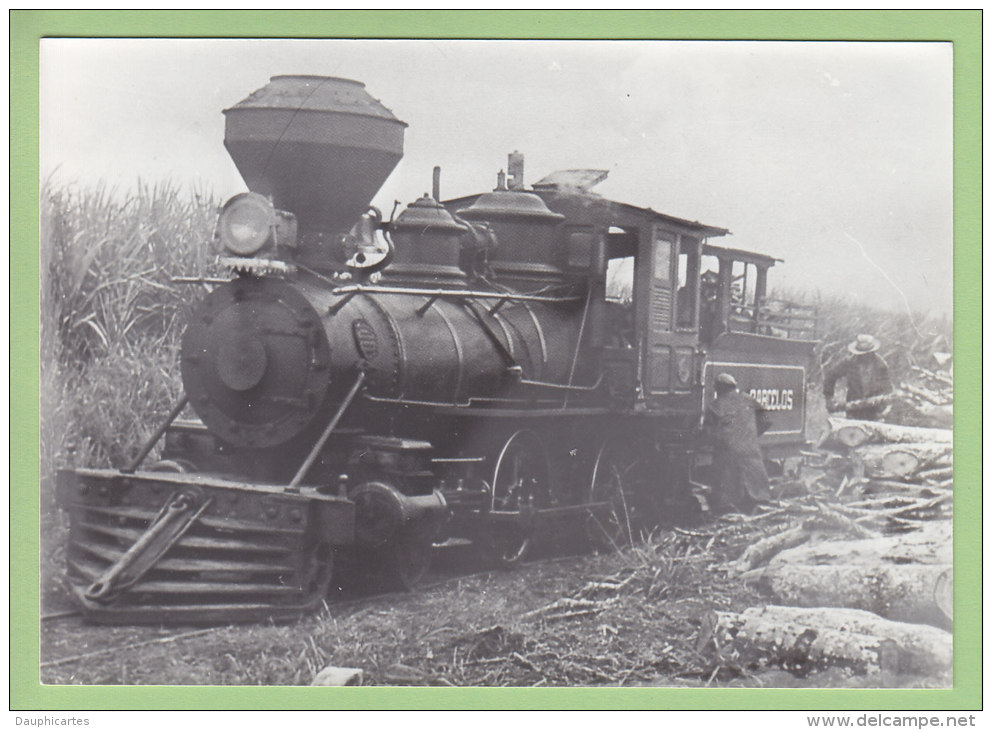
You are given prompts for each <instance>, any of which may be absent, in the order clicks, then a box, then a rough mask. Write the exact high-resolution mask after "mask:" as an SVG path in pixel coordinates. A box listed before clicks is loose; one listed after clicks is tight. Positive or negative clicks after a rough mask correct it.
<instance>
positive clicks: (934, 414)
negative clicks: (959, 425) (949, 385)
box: [918, 403, 954, 428]
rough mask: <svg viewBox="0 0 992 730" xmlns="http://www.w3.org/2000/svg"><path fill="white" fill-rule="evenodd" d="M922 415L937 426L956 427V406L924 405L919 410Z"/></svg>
mask: <svg viewBox="0 0 992 730" xmlns="http://www.w3.org/2000/svg"><path fill="white" fill-rule="evenodd" d="M918 410H919V412H920V414H921V415H922V416H924V417H926V418H927V419H929V420H930V423H932V424H933V425H935V426H943V427H944V428H951V427H952V426H953V425H954V406H953V404H951V403H944V404H942V405H933V404H931V403H924V404H923V405H922V406H920V407H919V408H918Z"/></svg>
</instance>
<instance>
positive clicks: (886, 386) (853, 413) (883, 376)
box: [823, 352, 892, 421]
mask: <svg viewBox="0 0 992 730" xmlns="http://www.w3.org/2000/svg"><path fill="white" fill-rule="evenodd" d="M841 378H844V379H845V380H847V402H848V403H850V402H851V401H856V400H861V399H862V398H871V397H872V396H876V395H884V394H886V393H890V392H892V381H891V379H890V378H889V366H888V365H886V364H885V360H883V359H882V356H881V355H879V354H878V353H877V352H869V353H866V354H864V355H851V356H850V357H848V358H846V359H845V360H844V361H842V362H841V363H839V364H838V365H836V366H835V367H833V368H831V369H830V370H829V371H827V373H826V375H825V376H824V378H823V394H824V395H825V396H826V397H827V401H828V402H829V401H830V399H831V398H833V397H834V386H835V385H836V384H837V381H838V380H840V379H841ZM884 408H885V406H884V405H878V406H869V407H866V408H855V409H848V411H847V415H848V416H849V417H851V418H859V419H862V420H870V421H873V420H875V419H876V418H878V416H879V414H880V413H881V412H882V410H883V409H884Z"/></svg>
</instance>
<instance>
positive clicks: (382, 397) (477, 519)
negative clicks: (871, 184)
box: [59, 77, 815, 622]
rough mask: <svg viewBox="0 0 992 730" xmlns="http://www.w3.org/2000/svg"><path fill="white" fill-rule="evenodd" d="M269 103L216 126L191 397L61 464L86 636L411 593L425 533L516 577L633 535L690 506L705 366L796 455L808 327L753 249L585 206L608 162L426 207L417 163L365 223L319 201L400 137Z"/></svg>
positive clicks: (282, 81) (708, 392)
mask: <svg viewBox="0 0 992 730" xmlns="http://www.w3.org/2000/svg"><path fill="white" fill-rule="evenodd" d="M270 87H272V88H270ZM270 87H266V89H262V90H260V91H259V92H256V93H255V94H253V95H252V96H250V97H249V98H248V99H246V100H245V101H244V102H242V103H241V104H239V105H237V106H236V107H234V108H232V109H230V110H227V112H226V113H227V114H228V135H227V138H226V140H225V143H226V145H227V146H228V148H229V151H230V152H231V154H232V156H233V157H235V161H236V162H237V163H238V164H239V169H241V171H242V174H243V175H244V177H245V179H246V181H247V182H248V185H249V187H250V188H251V189H252V191H253V192H252V193H248V194H244V195H241V196H236V197H235V198H234V199H232V200H231V201H229V202H228V204H227V205H226V206H225V208H224V209H223V210H222V212H221V216H220V219H219V223H218V240H219V241H220V242H221V243H222V244H223V245H224V246H225V247H226V249H227V254H228V255H227V257H226V258H225V259H223V260H224V261H225V262H226V263H227V264H228V265H229V268H230V269H231V271H232V278H231V279H230V280H229V281H214V282H212V283H213V284H215V285H216V286H215V288H214V290H213V292H212V293H211V294H210V295H209V296H208V297H207V299H206V300H205V301H204V302H203V303H202V304H201V305H200V306H199V307H198V308H197V310H196V312H195V313H194V316H193V319H192V320H191V323H190V326H189V329H188V330H187V333H186V336H185V337H184V341H183V354H182V368H183V380H184V385H185V388H186V396H184V397H183V399H182V400H181V401H180V402H179V403H177V404H176V407H175V408H174V409H173V411H172V412H171V413H170V414H169V417H168V418H167V419H166V420H165V422H163V424H162V425H161V427H160V428H159V429H158V430H157V431H156V433H155V434H154V436H153V438H152V439H150V440H149V442H148V443H147V444H146V446H145V448H143V449H142V451H141V453H140V454H139V455H138V456H137V457H136V458H135V460H134V461H133V462H132V463H131V464H130V465H128V466H127V467H125V468H123V469H120V470H110V469H102V470H97V469H76V470H63V471H62V472H60V474H59V494H60V500H61V503H62V504H63V505H64V506H65V508H66V509H67V511H68V512H69V514H70V520H71V525H70V544H69V550H68V562H69V579H70V583H71V585H72V589H73V592H74V594H75V596H76V599H77V601H78V602H79V604H80V605H81V607H82V610H83V611H84V613H85V615H86V616H87V617H88V618H90V619H92V620H96V621H111V622H112V621H129V622H142V621H151V622H159V621H162V620H163V619H172V620H187V621H232V620H254V619H258V618H262V617H276V618H279V617H289V616H295V615H297V614H299V613H300V612H301V611H308V610H311V609H312V608H314V607H315V606H317V605H319V604H320V602H321V601H322V600H323V598H324V596H325V594H326V592H327V589H328V586H329V585H330V583H331V579H332V576H333V574H334V570H335V563H336V562H340V561H345V562H351V563H353V564H358V565H360V566H361V570H362V572H363V573H364V574H365V575H367V576H380V577H383V578H384V579H385V580H387V581H389V582H390V583H393V584H399V585H401V586H404V587H411V586H413V585H415V584H416V582H417V581H418V580H419V579H420V578H421V577H422V576H423V574H424V572H425V571H426V569H427V565H428V563H429V559H430V554H431V551H432V546H433V544H435V543H436V542H438V541H440V540H443V539H451V538H461V539H465V538H467V539H470V540H472V541H473V542H476V543H479V544H481V545H483V546H484V548H485V549H486V550H487V551H488V552H489V553H490V554H491V555H492V557H493V558H494V559H495V560H496V561H498V562H500V563H502V564H513V563H516V562H518V561H520V560H521V559H523V558H524V556H525V555H526V554H527V551H528V549H529V547H530V545H531V543H532V541H533V539H534V536H535V535H536V534H539V533H540V532H542V530H541V526H542V525H545V524H548V523H549V521H554V522H563V523H564V524H567V525H568V527H567V528H565V529H568V530H571V531H573V532H581V533H583V534H585V535H586V536H588V537H589V538H591V539H593V540H596V541H598V542H600V543H603V544H606V545H610V546H614V547H617V546H619V545H621V544H623V543H629V542H632V541H634V540H635V539H636V538H637V536H638V533H639V532H640V531H641V530H643V529H648V528H650V526H652V525H654V524H657V523H658V522H659V521H663V520H666V519H674V518H675V517H676V516H677V515H680V514H683V513H684V512H685V511H686V510H689V509H693V508H696V507H698V505H699V502H698V501H697V498H696V497H695V496H694V495H693V493H692V491H691V490H690V487H691V485H692V483H693V482H695V481H697V478H698V474H705V469H706V464H707V462H708V459H709V455H708V453H707V449H706V446H705V444H702V443H701V442H700V440H699V438H698V437H699V433H698V432H699V427H700V425H701V419H702V413H703V411H704V406H705V404H706V403H707V402H708V401H709V399H711V398H712V397H713V379H714V377H715V375H716V374H717V373H718V371H719V372H730V373H732V374H734V375H735V377H736V378H737V380H738V382H739V383H740V384H741V386H742V388H743V389H747V390H750V391H752V393H753V394H754V395H756V396H757V397H758V398H759V400H763V401H764V404H765V405H766V407H767V408H769V410H770V411H771V417H772V428H771V429H770V430H769V431H768V433H766V435H765V436H763V437H762V443H763V446H764V448H765V450H766V454H767V455H768V456H769V458H779V459H780V458H784V457H786V456H788V455H790V454H794V453H795V452H796V451H797V450H798V448H799V447H800V446H801V445H802V444H803V442H804V428H805V412H804V406H803V404H804V400H805V397H804V396H805V388H806V367H807V362H808V361H809V358H810V356H811V354H812V349H813V345H814V342H813V338H812V336H813V335H814V332H815V327H814V326H815V320H814V319H813V318H812V317H811V315H810V313H809V312H806V311H802V310H798V309H795V308H793V307H791V306H788V305H781V303H775V302H772V301H771V300H769V298H768V296H767V273H768V269H769V268H771V267H772V266H774V264H775V263H776V262H777V260H776V259H773V258H771V257H769V256H765V255H762V254H757V253H753V252H748V251H743V250H739V249H733V248H727V247H721V246H716V245H714V244H712V243H710V242H709V239H712V238H718V237H721V236H724V235H726V234H727V233H728V231H727V230H726V229H723V228H718V227H715V226H709V225H705V224H702V223H699V222H695V221H688V220H684V219H680V218H676V217H673V216H669V215H665V214H662V213H658V212H655V211H653V210H650V209H644V208H638V207H635V206H632V205H629V204H625V203H619V202H615V201H610V200H607V199H605V198H602V197H600V196H598V195H596V194H594V193H592V192H591V191H590V189H589V188H590V187H591V186H592V184H594V183H595V182H598V180H600V179H602V177H604V176H605V174H601V171H567V172H565V173H557V174H554V175H551V176H548V177H546V178H544V179H543V180H541V181H539V182H538V183H535V184H534V185H533V186H532V187H531V188H530V189H528V188H526V187H525V185H524V182H523V157H522V155H519V153H513V154H511V155H510V158H509V160H508V166H507V173H506V174H504V173H503V172H501V173H500V175H499V178H498V182H497V187H496V189H495V190H493V191H492V192H489V193H483V194H480V195H475V196H470V197H467V198H458V199H454V200H447V201H442V200H441V196H440V193H439V178H438V175H439V173H438V172H437V171H436V172H435V184H434V192H433V195H431V196H425V197H424V199H422V200H420V201H416V202H415V203H413V204H411V205H410V206H409V207H408V208H407V209H406V211H404V213H403V214H401V215H400V216H399V217H398V218H396V219H395V220H391V221H388V222H386V221H383V219H382V216H381V215H380V214H378V213H377V212H375V213H370V214H366V215H364V216H358V215H357V213H359V212H360V211H361V210H362V209H363V208H364V206H365V205H367V201H368V199H369V198H371V196H372V195H373V194H374V193H375V190H376V189H377V187H378V184H377V183H376V182H375V179H371V180H369V179H362V180H361V181H360V184H355V185H351V186H349V187H348V195H345V196H339V197H338V198H336V199H335V201H334V205H333V206H329V205H328V204H326V201H325V200H324V199H323V198H321V197H320V196H319V195H316V194H315V191H316V190H317V189H327V188H332V189H338V188H340V183H341V181H342V180H344V181H347V182H350V181H352V180H353V179H354V178H355V177H356V176H358V175H360V171H361V170H362V169H363V168H362V162H363V160H364V161H368V160H369V159H373V160H374V164H372V165H371V167H374V168H375V170H376V171H375V174H374V175H373V178H376V179H378V178H382V179H384V177H385V176H386V175H388V174H389V171H390V170H391V169H392V165H395V162H396V160H398V155H399V154H401V148H402V138H401V137H402V128H403V127H405V124H404V123H402V122H400V121H399V120H396V119H395V117H393V116H392V114H391V112H389V110H387V109H385V107H382V105H381V104H379V103H378V102H374V103H373V101H374V100H373V101H369V99H370V97H369V98H366V97H365V96H363V93H364V91H363V90H361V89H359V88H356V87H361V84H357V82H351V81H347V80H340V79H323V78H320V77H275V78H274V79H273V81H272V84H271V85H270ZM329 90H333V94H329V93H327V92H328V91H329ZM318 92H319V93H318ZM320 94H324V95H325V96H326V99H325V103H326V104H327V107H326V108H318V107H315V106H314V102H313V101H312V99H314V98H315V95H316V97H317V98H318V99H319V97H320ZM300 98H303V99H304V101H300ZM342 99H345V101H344V102H342V101H341V100H342ZM287 104H289V106H286V105H287ZM294 104H295V105H296V106H293V105H294ZM305 105H306V106H305ZM358 118H361V120H364V122H365V123H366V127H367V126H368V125H371V130H372V131H371V132H368V134H367V137H366V138H365V139H363V140H362V141H361V142H360V144H358V145H357V146H356V145H355V144H354V143H353V142H351V141H350V140H351V139H352V138H353V137H354V134H355V130H356V129H358V128H361V127H362V125H357V126H356V119H358ZM342 129H343V130H344V131H343V132H342V139H344V138H347V139H348V140H349V141H348V143H347V144H345V143H344V142H340V143H339V141H334V142H332V143H328V142H327V139H326V137H327V135H328V130H332V131H336V132H341V130H342ZM314 130H316V132H315V131H314ZM366 131H368V130H367V129H366ZM289 132H292V133H289ZM266 134H270V135H271V136H272V139H269V138H267V137H266ZM308 135H311V136H308ZM314 135H315V136H314ZM397 135H399V138H397ZM316 138H319V145H318V144H317V143H316V142H315V141H314V140H315V139H316ZM273 140H274V141H273ZM349 145H351V146H349ZM276 150H279V153H280V154H279V155H277V156H274V154H273V153H274V151H276ZM273 159H275V160H276V162H275V165H274V166H273ZM259 160H264V165H259ZM390 161H391V162H392V164H390ZM307 165H310V166H311V167H307ZM314 165H315V166H316V167H317V169H316V172H317V173H319V175H318V176H317V177H316V178H315V177H313V176H310V175H307V174H301V166H303V167H302V170H303V171H304V173H305V172H306V171H307V170H311V169H312V166H314ZM308 181H309V182H308ZM314 181H316V182H314ZM311 183H312V184H311ZM356 217H358V219H359V220H358V223H357V224H355V225H354V227H352V228H351V230H350V231H348V232H347V233H344V231H345V230H347V226H349V225H351V223H352V222H354V219H355V218H356ZM259 221H260V223H258V222H259ZM256 223H258V225H257V226H256ZM349 254H350V256H349ZM704 261H709V262H711V264H712V266H713V267H714V269H713V270H709V271H703V266H704ZM190 280H191V281H202V280H201V279H198V278H195V277H194V278H192V279H190ZM187 398H188V401H187ZM187 402H188V403H189V405H191V406H192V408H193V409H194V411H195V412H196V414H197V415H198V416H199V418H193V419H190V418H186V419H180V418H179V416H180V415H182V413H183V412H184V409H185V406H186V405H187ZM163 439H164V443H163V446H162V450H161V459H160V461H158V462H157V463H155V464H152V465H150V466H148V467H145V468H142V464H143V463H144V461H145V459H146V458H147V457H148V455H149V454H150V453H151V451H152V450H153V449H154V447H155V445H156V444H157V443H158V442H160V441H162V440H163Z"/></svg>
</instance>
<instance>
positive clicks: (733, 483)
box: [704, 390, 771, 511]
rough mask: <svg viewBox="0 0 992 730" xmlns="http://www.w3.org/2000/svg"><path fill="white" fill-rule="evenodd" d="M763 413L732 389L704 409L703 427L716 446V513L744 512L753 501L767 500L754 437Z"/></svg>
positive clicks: (763, 426)
mask: <svg viewBox="0 0 992 730" xmlns="http://www.w3.org/2000/svg"><path fill="white" fill-rule="evenodd" d="M766 417H767V414H766V413H765V412H764V410H763V409H762V407H761V405H760V404H759V403H758V402H757V401H756V400H755V399H754V398H751V397H750V396H747V395H744V394H743V393H741V392H739V391H737V390H733V391H729V392H726V393H723V394H722V395H719V396H717V398H716V400H714V401H713V402H712V403H711V404H710V406H709V408H707V409H706V417H705V419H704V426H705V428H706V430H707V432H708V433H709V434H710V436H711V438H712V439H713V442H714V445H715V447H716V454H715V456H716V465H717V469H718V470H719V478H720V486H719V489H718V491H717V493H716V494H715V495H714V496H715V498H716V499H715V502H716V504H715V505H714V508H715V509H716V511H726V510H728V509H735V510H738V511H748V508H749V507H750V506H752V504H753V502H754V501H760V500H767V499H770V498H771V493H770V492H769V489H768V472H766V471H765V459H764V456H763V455H762V453H761V448H760V447H759V446H758V435H759V433H763V432H764V431H765V429H766V428H767V425H766V423H765V418H766Z"/></svg>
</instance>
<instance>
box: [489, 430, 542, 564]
mask: <svg viewBox="0 0 992 730" xmlns="http://www.w3.org/2000/svg"><path fill="white" fill-rule="evenodd" d="M549 482H550V466H549V463H548V454H547V450H546V449H545V448H544V444H543V443H542V442H541V439H540V438H539V437H538V435H537V434H536V433H534V432H533V431H527V430H523V431H517V432H516V433H514V434H513V435H512V436H510V438H508V439H507V440H506V442H505V443H504V444H503V448H502V450H501V451H500V453H499V457H498V458H497V459H496V468H495V470H494V472H493V481H492V501H491V504H490V510H491V512H492V513H493V514H494V515H498V516H499V517H500V518H506V519H500V521H499V522H498V523H497V524H496V525H495V526H494V532H493V536H492V537H493V549H494V552H495V557H496V559H497V560H498V561H499V562H500V563H502V564H504V565H513V564H515V563H518V562H520V561H521V560H523V558H524V556H525V555H526V554H527V550H528V549H529V548H530V545H531V541H532V539H533V535H534V532H533V515H534V512H535V511H536V510H537V509H538V508H540V507H541V506H542V505H544V504H546V503H547V495H548V494H549Z"/></svg>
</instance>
